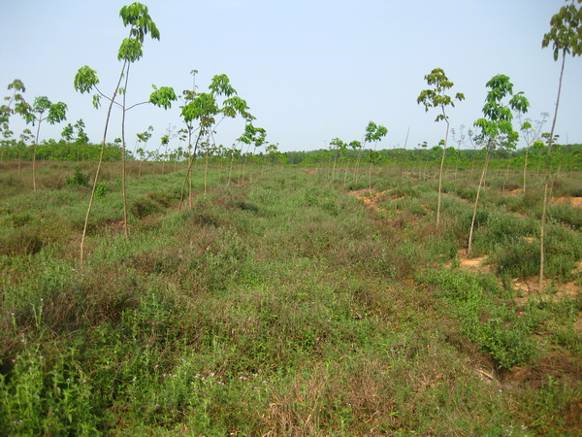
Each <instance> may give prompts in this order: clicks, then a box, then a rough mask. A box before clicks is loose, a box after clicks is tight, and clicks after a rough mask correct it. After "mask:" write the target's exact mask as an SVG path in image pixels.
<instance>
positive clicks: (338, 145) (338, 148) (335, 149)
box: [329, 137, 348, 183]
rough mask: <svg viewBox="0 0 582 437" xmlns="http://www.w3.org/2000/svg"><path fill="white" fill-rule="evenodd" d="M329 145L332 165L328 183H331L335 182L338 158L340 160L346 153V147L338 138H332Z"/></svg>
mask: <svg viewBox="0 0 582 437" xmlns="http://www.w3.org/2000/svg"><path fill="white" fill-rule="evenodd" d="M329 145H330V146H331V150H332V153H333V165H332V168H331V178H330V182H331V183H333V182H334V180H335V169H336V167H337V161H338V158H340V157H341V156H342V155H343V154H345V153H346V151H347V149H348V145H347V143H346V142H345V141H344V140H342V139H341V138H338V137H335V138H332V140H331V141H330V142H329Z"/></svg>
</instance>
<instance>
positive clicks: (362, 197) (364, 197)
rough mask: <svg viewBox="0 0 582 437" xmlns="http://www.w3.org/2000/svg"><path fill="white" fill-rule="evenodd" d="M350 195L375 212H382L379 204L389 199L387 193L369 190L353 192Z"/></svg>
mask: <svg viewBox="0 0 582 437" xmlns="http://www.w3.org/2000/svg"><path fill="white" fill-rule="evenodd" d="M349 194H350V196H353V197H355V198H356V199H358V200H359V201H361V202H363V203H364V205H365V206H366V208H368V209H369V210H371V211H374V212H378V211H379V210H380V207H379V206H378V205H379V203H380V202H383V201H384V200H386V198H387V194H386V192H385V191H381V192H377V191H374V190H370V189H368V188H363V189H361V190H356V191H351V192H350V193H349Z"/></svg>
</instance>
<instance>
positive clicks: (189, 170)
mask: <svg viewBox="0 0 582 437" xmlns="http://www.w3.org/2000/svg"><path fill="white" fill-rule="evenodd" d="M201 135H202V129H200V131H199V132H198V137H197V138H196V145H195V146H194V153H196V149H197V147H198V142H199V141H200V136H201ZM190 140H191V134H189V135H188V143H190ZM191 148H192V146H191V144H190V149H191ZM193 162H194V154H193V153H192V152H190V161H189V163H188V168H187V170H186V179H184V183H183V184H182V189H181V190H180V206H179V209H182V202H183V200H184V188H185V187H186V183H188V207H189V208H190V209H192V163H193Z"/></svg>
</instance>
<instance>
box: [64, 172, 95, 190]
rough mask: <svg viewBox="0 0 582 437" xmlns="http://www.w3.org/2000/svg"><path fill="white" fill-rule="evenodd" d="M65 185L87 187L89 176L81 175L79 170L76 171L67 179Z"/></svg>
mask: <svg viewBox="0 0 582 437" xmlns="http://www.w3.org/2000/svg"><path fill="white" fill-rule="evenodd" d="M66 184H67V185H72V186H78V187H87V186H88V185H89V175H87V174H85V173H83V172H82V171H81V170H79V169H76V170H75V173H73V175H72V176H69V177H68V178H67V180H66Z"/></svg>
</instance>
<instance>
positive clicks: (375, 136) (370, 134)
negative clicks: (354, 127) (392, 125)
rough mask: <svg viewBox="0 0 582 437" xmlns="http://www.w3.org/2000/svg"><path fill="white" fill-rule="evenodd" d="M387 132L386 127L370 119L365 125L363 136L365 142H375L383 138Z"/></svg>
mask: <svg viewBox="0 0 582 437" xmlns="http://www.w3.org/2000/svg"><path fill="white" fill-rule="evenodd" d="M387 134H388V129H387V128H386V127H385V126H382V125H381V124H376V123H374V122H373V121H370V122H369V123H368V126H366V135H365V137H364V138H365V141H366V142H367V143H377V142H378V141H381V140H382V138H384V137H385V136H386V135H387Z"/></svg>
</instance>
